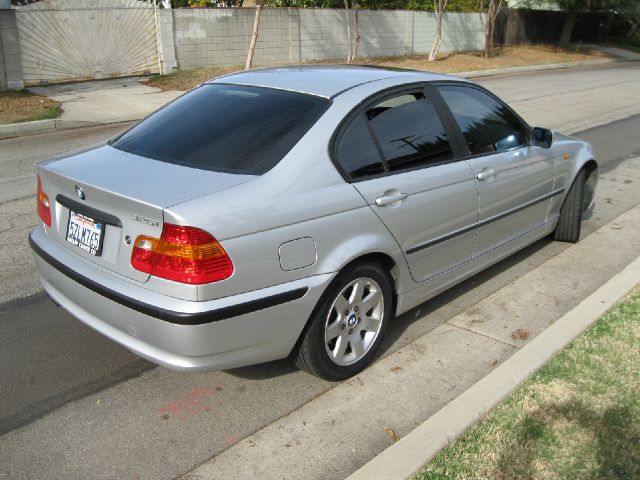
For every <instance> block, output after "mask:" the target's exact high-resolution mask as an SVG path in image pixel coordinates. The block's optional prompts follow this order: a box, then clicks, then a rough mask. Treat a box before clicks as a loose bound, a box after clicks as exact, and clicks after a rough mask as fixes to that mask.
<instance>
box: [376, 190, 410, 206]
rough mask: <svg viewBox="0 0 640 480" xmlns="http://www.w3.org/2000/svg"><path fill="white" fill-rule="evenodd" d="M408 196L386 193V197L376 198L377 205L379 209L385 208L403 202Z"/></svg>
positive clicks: (398, 193)
mask: <svg viewBox="0 0 640 480" xmlns="http://www.w3.org/2000/svg"><path fill="white" fill-rule="evenodd" d="M408 196H409V194H408V193H401V192H385V193H384V195H382V196H381V197H378V198H376V205H377V206H379V207H384V206H385V205H391V204H392V203H397V202H401V201H402V200H404V199H405V198H407V197H408Z"/></svg>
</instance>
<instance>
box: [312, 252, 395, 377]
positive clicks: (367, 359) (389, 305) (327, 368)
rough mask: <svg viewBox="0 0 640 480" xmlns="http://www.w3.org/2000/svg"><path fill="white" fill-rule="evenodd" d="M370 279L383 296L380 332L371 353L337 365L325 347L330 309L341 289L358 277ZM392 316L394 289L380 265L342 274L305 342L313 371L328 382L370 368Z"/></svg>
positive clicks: (326, 295)
mask: <svg viewBox="0 0 640 480" xmlns="http://www.w3.org/2000/svg"><path fill="white" fill-rule="evenodd" d="M363 277H368V278H371V279H373V280H375V281H376V282H377V283H378V285H379V286H380V288H381V290H382V294H383V297H384V315H383V317H382V327H381V328H380V332H378V337H377V338H376V340H375V342H374V344H373V345H372V346H371V348H370V349H369V351H368V352H367V353H366V354H365V355H364V356H363V357H362V358H361V359H360V360H359V361H357V362H356V363H354V364H353V365H347V366H342V365H337V364H336V363H334V362H333V361H332V360H331V359H330V358H329V355H328V353H327V351H326V348H325V342H324V330H325V322H326V318H327V315H328V314H329V309H330V308H331V305H332V303H333V301H334V300H335V298H336V296H337V295H338V294H339V293H340V291H342V289H343V288H344V287H345V286H346V285H348V284H349V283H351V282H352V281H353V280H355V279H357V278H363ZM392 315H393V286H392V283H391V279H390V278H389V274H388V273H387V272H386V271H385V270H384V269H383V268H382V267H380V266H378V265H377V264H361V265H357V266H354V267H353V268H350V269H349V270H347V271H344V272H341V273H340V274H339V275H338V276H337V277H336V278H335V279H334V281H333V282H332V283H331V286H330V287H329V288H328V289H327V291H326V292H325V293H324V294H323V296H322V298H321V300H320V302H319V303H318V308H317V309H316V311H315V312H314V314H313V317H312V320H311V324H310V326H309V331H308V332H307V335H308V338H307V339H306V340H307V341H308V342H309V343H308V346H309V347H311V348H310V351H309V356H310V360H311V362H312V363H313V367H314V370H316V371H317V373H318V375H320V376H321V377H323V378H325V379H327V380H344V379H346V378H349V377H352V376H354V375H356V374H357V373H359V372H361V371H362V370H363V369H364V368H366V367H367V365H369V364H370V363H371V362H372V361H373V359H374V358H375V356H376V353H377V351H378V349H379V348H380V344H381V343H382V341H383V338H384V335H385V333H386V330H387V328H388V326H389V322H390V320H391V316H392Z"/></svg>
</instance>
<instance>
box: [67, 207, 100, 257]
mask: <svg viewBox="0 0 640 480" xmlns="http://www.w3.org/2000/svg"><path fill="white" fill-rule="evenodd" d="M103 232H104V224H103V223H100V222H96V221H95V220H94V219H93V218H90V217H87V216H86V215H82V214H81V213H77V212H74V211H70V212H69V225H68V226H67V242H69V243H71V244H73V245H75V246H76V247H80V248H81V249H83V250H84V251H86V252H89V253H90V254H91V255H96V256H97V255H100V253H101V252H102V234H103Z"/></svg>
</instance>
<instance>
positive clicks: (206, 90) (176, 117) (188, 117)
mask: <svg viewBox="0 0 640 480" xmlns="http://www.w3.org/2000/svg"><path fill="white" fill-rule="evenodd" d="M329 103H330V102H329V100H327V99H324V98H321V97H316V96H313V95H307V94H303V93H297V92H289V91H283V90H276V89H271V88H262V87H249V86H239V85H224V84H206V85H203V86H201V87H199V88H197V89H195V90H193V91H191V92H189V93H187V94H186V95H184V96H183V97H181V98H179V99H178V100H176V101H175V102H173V103H171V104H169V105H168V106H167V107H165V108H163V109H162V110H160V111H158V112H157V113H155V114H153V115H151V116H150V117H149V118H147V119H146V120H144V121H142V122H141V123H140V124H139V125H137V126H135V127H134V128H132V129H131V130H129V131H128V132H127V133H125V134H124V135H122V136H121V137H120V138H118V139H116V140H115V141H114V142H112V143H111V146H112V147H114V148H117V149H119V150H123V151H125V152H129V153H133V154H135V155H140V156H143V157H147V158H153V159H155V160H160V161H163V162H168V163H173V164H177V165H184V166H187V167H192V168H199V169H203V170H213V171H217V172H226V173H237V174H244V175H261V174H263V173H265V172H266V171H268V170H270V169H271V168H273V167H274V166H275V165H276V164H277V163H278V162H279V161H280V160H281V159H282V158H283V157H284V156H285V155H286V154H287V153H288V152H289V150H291V148H293V146H294V145H295V144H296V143H297V142H298V141H299V140H300V138H302V136H303V135H304V134H305V133H306V132H307V131H308V130H309V128H310V127H311V126H312V125H313V124H314V123H315V122H316V121H317V120H318V118H319V117H320V115H322V113H323V112H324V110H325V109H326V108H327V107H328V105H329Z"/></svg>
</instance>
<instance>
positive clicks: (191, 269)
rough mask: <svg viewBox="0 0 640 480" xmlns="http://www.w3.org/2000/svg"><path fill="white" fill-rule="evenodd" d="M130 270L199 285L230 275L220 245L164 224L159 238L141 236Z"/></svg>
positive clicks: (197, 231) (187, 229)
mask: <svg viewBox="0 0 640 480" xmlns="http://www.w3.org/2000/svg"><path fill="white" fill-rule="evenodd" d="M131 266H132V267H133V268H135V269H136V270H139V271H141V272H144V273H148V274H150V275H154V276H156V277H161V278H166V279H168V280H174V281H176V282H181V283H189V284H192V285H201V284H203V283H211V282H218V281H220V280H224V279H225V278H229V277H230V276H231V274H233V263H231V259H230V258H229V255H227V252H225V251H224V249H223V248H222V245H220V243H218V241H217V240H216V239H215V238H214V237H213V236H211V235H210V234H208V233H207V232H205V231H203V230H200V229H198V228H193V227H182V226H179V225H172V224H170V223H165V224H164V227H163V229H162V236H161V237H160V238H159V239H158V238H153V237H147V236H145V235H141V236H139V237H138V238H136V241H135V243H134V246H133V252H132V253H131Z"/></svg>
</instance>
